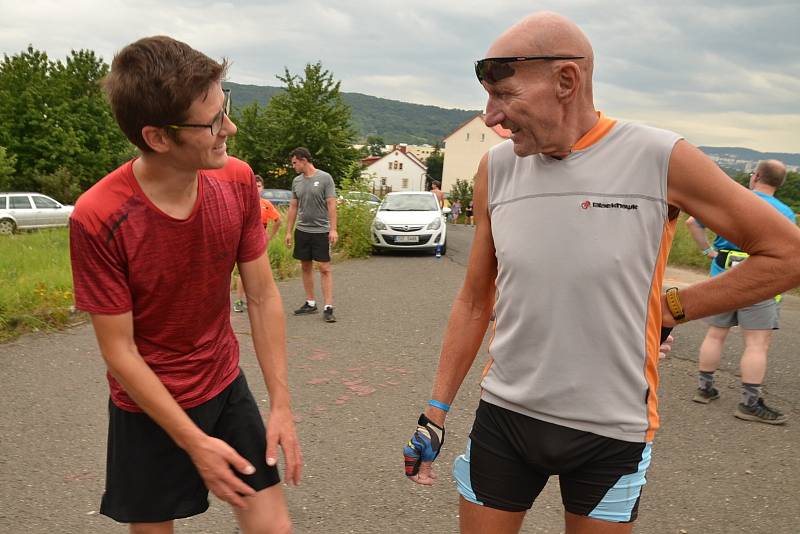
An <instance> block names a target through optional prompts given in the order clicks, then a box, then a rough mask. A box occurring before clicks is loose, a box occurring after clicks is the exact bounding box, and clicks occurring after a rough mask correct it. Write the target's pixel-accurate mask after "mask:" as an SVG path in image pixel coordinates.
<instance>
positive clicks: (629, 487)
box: [453, 401, 651, 523]
mask: <svg viewBox="0 0 800 534" xmlns="http://www.w3.org/2000/svg"><path fill="white" fill-rule="evenodd" d="M650 451H651V444H650V443H632V442H627V441H620V440H616V439H612V438H607V437H603V436H598V435H597V434H592V433H590V432H583V431H581V430H575V429H572V428H567V427H564V426H560V425H555V424H552V423H547V422H544V421H540V420H538V419H533V418H531V417H527V416H525V415H522V414H519V413H517V412H512V411H510V410H506V409H505V408H500V407H498V406H495V405H493V404H489V403H487V402H484V401H481V402H480V405H479V406H478V411H477V413H476V415H475V424H474V425H473V427H472V432H471V433H470V441H469V443H468V445H467V451H466V452H465V453H464V454H462V455H461V456H459V457H458V458H456V461H455V464H454V466H453V474H454V476H455V479H456V482H457V484H458V490H459V492H460V493H461V495H462V496H463V497H464V498H465V499H467V500H468V501H471V502H473V503H476V504H480V505H483V506H488V507H490V508H496V509H499V510H505V511H509V512H521V511H525V510H528V509H529V508H530V507H531V506H532V505H533V501H534V500H535V499H536V497H537V496H538V495H539V493H540V492H541V491H542V489H543V488H544V486H545V484H546V483H547V479H548V478H549V477H550V475H558V477H559V485H560V486H561V500H562V502H563V503H564V508H565V509H566V510H567V511H568V512H570V513H573V514H577V515H581V516H588V517H592V518H595V519H599V520H603V521H613V522H619V523H624V522H630V521H633V520H634V519H636V515H637V511H638V506H639V497H640V496H641V490H642V486H644V484H645V473H646V471H647V467H648V466H649V465H650Z"/></svg>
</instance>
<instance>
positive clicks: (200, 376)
mask: <svg viewBox="0 0 800 534" xmlns="http://www.w3.org/2000/svg"><path fill="white" fill-rule="evenodd" d="M260 212H261V206H260V203H259V197H258V192H257V190H256V183H255V179H254V177H253V171H252V170H251V169H250V167H249V166H248V165H247V164H246V163H244V162H242V161H239V160H237V159H234V158H229V159H228V163H227V164H226V165H225V167H224V168H222V169H218V170H213V171H200V172H199V173H198V190H197V203H196V204H195V207H194V209H193V210H192V213H191V215H190V216H189V217H188V218H187V219H186V220H178V219H174V218H172V217H170V216H169V215H167V214H165V213H164V212H162V211H161V210H159V209H158V208H157V207H156V206H155V205H154V204H152V203H151V202H150V201H149V200H148V199H147V197H146V196H145V195H144V193H143V192H142V190H141V188H140V187H139V184H138V182H137V181H136V178H135V177H134V175H133V162H132V161H130V162H128V163H126V164H124V165H122V166H121V167H120V168H118V169H117V170H115V171H114V172H112V173H111V174H109V175H107V176H106V177H105V178H103V179H102V180H100V181H99V182H98V183H97V184H95V185H94V186H93V187H92V188H91V189H89V190H88V191H87V192H86V193H84V194H83V195H82V196H81V197H80V199H79V200H78V202H77V205H76V206H75V211H74V212H73V214H72V216H71V218H70V250H71V257H72V276H73V280H74V286H75V304H76V307H77V308H79V309H81V310H85V311H87V312H89V313H92V314H101V315H118V314H122V313H125V312H129V311H130V312H132V314H133V334H134V341H135V343H136V346H137V347H138V349H139V353H140V354H141V355H142V357H143V358H144V360H145V362H147V365H149V366H150V368H151V369H152V370H153V371H155V373H156V374H157V375H158V377H159V379H160V380H161V381H162V382H163V383H164V385H165V386H166V387H167V389H168V390H169V392H170V393H171V394H172V396H173V397H174V398H175V400H176V401H177V402H178V403H179V404H180V405H181V406H182V407H183V408H191V407H193V406H197V405H198V404H202V403H203V402H206V401H208V400H210V399H212V398H213V397H214V396H216V395H217V394H218V393H219V392H221V391H222V390H223V389H224V388H225V387H226V386H228V385H229V384H230V383H231V382H232V381H233V380H234V379H235V378H236V376H237V373H238V366H239V344H238V342H237V341H236V336H234V334H233V329H232V328H231V324H230V277H231V271H232V269H233V266H234V263H235V262H237V261H239V262H247V261H252V260H255V259H256V258H258V257H260V256H261V255H262V254H263V253H264V250H265V247H266V237H265V233H264V227H263V226H262V224H261V216H260ZM108 383H109V387H110V389H111V399H112V401H113V402H114V404H116V405H117V406H118V407H119V408H121V409H123V410H128V411H134V412H138V411H141V409H140V408H139V407H138V406H137V405H136V403H135V402H134V401H133V399H131V398H130V397H129V396H128V394H127V393H126V392H125V390H124V389H123V388H122V386H120V384H119V383H118V382H117V381H116V380H115V379H114V377H112V376H111V374H110V373H109V374H108Z"/></svg>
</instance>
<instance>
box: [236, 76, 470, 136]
mask: <svg viewBox="0 0 800 534" xmlns="http://www.w3.org/2000/svg"><path fill="white" fill-rule="evenodd" d="M224 85H225V87H226V88H228V89H230V90H231V95H232V100H233V105H234V106H235V107H237V108H240V107H245V106H248V105H250V104H251V103H253V102H258V103H259V105H266V104H267V102H269V100H270V99H271V98H272V97H273V96H274V95H276V94H277V93H279V92H281V91H283V89H282V88H280V87H269V86H260V85H244V84H238V83H233V82H225V83H224ZM342 97H343V98H344V101H345V102H346V103H347V104H348V105H349V106H350V109H351V110H352V111H353V125H354V126H355V127H356V130H357V131H358V132H359V134H360V135H361V137H362V140H364V139H366V138H367V136H368V135H379V136H381V137H382V138H383V140H384V141H385V142H386V143H387V144H393V143H409V144H424V143H429V144H434V143H436V142H441V141H442V139H444V138H445V136H447V135H449V134H450V133H451V132H452V131H453V130H455V129H456V128H457V127H459V126H461V124H462V123H464V122H466V121H467V120H468V119H470V118H472V117H474V116H475V115H476V114H477V113H480V111H477V110H473V111H469V110H463V109H445V108H440V107H437V106H424V105H421V104H409V103H408V102H400V101H398V100H389V99H386V98H378V97H375V96H369V95H362V94H361V93H344V92H343V93H342Z"/></svg>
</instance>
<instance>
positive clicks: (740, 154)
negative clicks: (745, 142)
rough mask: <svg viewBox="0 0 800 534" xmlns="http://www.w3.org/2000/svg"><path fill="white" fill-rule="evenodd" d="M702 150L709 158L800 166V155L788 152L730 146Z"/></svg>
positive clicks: (704, 147)
mask: <svg viewBox="0 0 800 534" xmlns="http://www.w3.org/2000/svg"><path fill="white" fill-rule="evenodd" d="M700 150H702V151H703V152H705V153H706V154H708V155H709V156H717V157H720V158H722V157H724V158H728V159H731V160H741V161H760V160H762V159H777V160H780V161H782V162H784V163H785V164H786V165H800V154H789V153H786V152H759V151H757V150H752V149H750V148H741V147H728V146H701V147H700Z"/></svg>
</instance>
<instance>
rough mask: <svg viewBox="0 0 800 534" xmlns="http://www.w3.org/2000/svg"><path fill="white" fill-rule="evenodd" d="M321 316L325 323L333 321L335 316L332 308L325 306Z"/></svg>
mask: <svg viewBox="0 0 800 534" xmlns="http://www.w3.org/2000/svg"><path fill="white" fill-rule="evenodd" d="M322 318H323V319H325V322H326V323H335V322H336V316H335V315H333V308H332V307H331V308H325V309H324V310H322Z"/></svg>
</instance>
